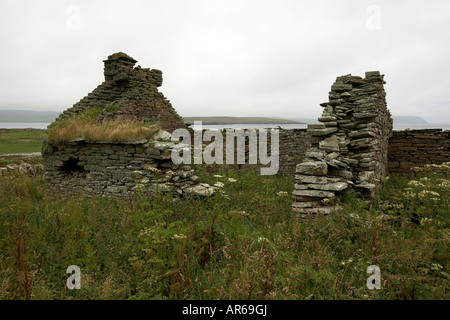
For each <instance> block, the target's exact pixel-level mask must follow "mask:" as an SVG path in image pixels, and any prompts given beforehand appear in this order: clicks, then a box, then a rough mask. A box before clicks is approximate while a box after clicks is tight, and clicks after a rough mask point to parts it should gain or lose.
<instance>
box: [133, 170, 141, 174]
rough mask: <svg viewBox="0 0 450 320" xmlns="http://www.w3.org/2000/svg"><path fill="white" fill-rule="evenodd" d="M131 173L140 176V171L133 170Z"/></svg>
mask: <svg viewBox="0 0 450 320" xmlns="http://www.w3.org/2000/svg"><path fill="white" fill-rule="evenodd" d="M133 173H134V174H142V171H139V170H134V171H133Z"/></svg>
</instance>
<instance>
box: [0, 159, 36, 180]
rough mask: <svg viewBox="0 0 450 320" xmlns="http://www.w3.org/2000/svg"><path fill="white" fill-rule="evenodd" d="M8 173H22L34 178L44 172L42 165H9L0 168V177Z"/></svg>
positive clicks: (24, 163)
mask: <svg viewBox="0 0 450 320" xmlns="http://www.w3.org/2000/svg"><path fill="white" fill-rule="evenodd" d="M8 172H13V173H17V172H18V173H22V174H27V175H30V176H35V175H38V174H41V173H43V172H44V166H43V165H42V164H29V163H26V162H22V163H10V164H7V165H6V166H4V167H0V177H1V176H2V175H6V174H7V173H8Z"/></svg>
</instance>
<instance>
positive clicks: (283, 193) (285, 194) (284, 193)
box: [277, 191, 289, 197]
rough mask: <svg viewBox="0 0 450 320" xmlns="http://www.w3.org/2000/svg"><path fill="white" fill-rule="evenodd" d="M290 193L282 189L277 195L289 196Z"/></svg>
mask: <svg viewBox="0 0 450 320" xmlns="http://www.w3.org/2000/svg"><path fill="white" fill-rule="evenodd" d="M288 195H289V194H288V193H287V192H286V191H280V192H278V193H277V196H279V197H287V196H288Z"/></svg>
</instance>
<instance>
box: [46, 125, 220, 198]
mask: <svg viewBox="0 0 450 320" xmlns="http://www.w3.org/2000/svg"><path fill="white" fill-rule="evenodd" d="M170 138H171V135H170V134H169V133H168V132H167V131H164V130H160V131H159V132H158V133H157V134H156V135H155V136H154V137H153V139H151V140H142V141H135V142H127V143H113V142H108V141H104V142H101V141H97V142H89V141H83V140H82V139H77V141H73V142H70V143H67V144H63V145H58V146H54V145H51V144H49V143H48V142H44V143H43V146H42V155H43V158H44V166H45V177H46V179H47V181H48V182H49V186H50V188H51V190H53V191H56V192H59V193H62V194H77V193H80V192H81V193H85V194H86V195H98V196H117V197H127V196H130V195H131V194H134V193H135V192H136V191H137V190H140V191H141V192H149V193H150V194H152V195H154V194H155V193H156V192H168V193H172V194H173V196H186V195H199V196H209V195H211V194H213V193H214V191H215V188H214V187H211V186H209V185H208V184H204V183H200V178H199V177H198V176H196V175H195V174H194V170H192V168H191V167H190V166H188V165H176V164H174V163H173V162H172V160H171V153H172V149H173V148H174V146H175V145H176V143H175V142H172V141H171V140H170Z"/></svg>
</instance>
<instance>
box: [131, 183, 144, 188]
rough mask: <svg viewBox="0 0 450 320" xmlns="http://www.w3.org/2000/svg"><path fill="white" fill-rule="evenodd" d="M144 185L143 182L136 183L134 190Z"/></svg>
mask: <svg viewBox="0 0 450 320" xmlns="http://www.w3.org/2000/svg"><path fill="white" fill-rule="evenodd" d="M143 187H144V185H143V184H141V183H138V184H137V185H135V186H134V187H133V189H134V190H136V189H142V188H143Z"/></svg>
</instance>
